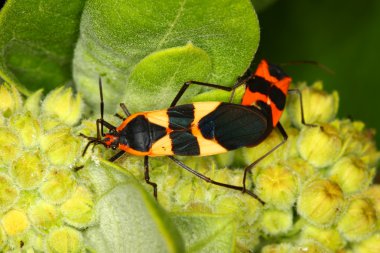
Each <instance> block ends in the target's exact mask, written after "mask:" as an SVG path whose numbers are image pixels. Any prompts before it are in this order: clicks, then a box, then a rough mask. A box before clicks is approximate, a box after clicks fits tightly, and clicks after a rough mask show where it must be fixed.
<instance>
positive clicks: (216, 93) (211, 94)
mask: <svg viewBox="0 0 380 253" xmlns="http://www.w3.org/2000/svg"><path fill="white" fill-rule="evenodd" d="M244 92H245V87H244V86H240V87H238V88H237V89H236V90H235V94H234V97H233V100H232V102H233V103H237V104H240V103H241V99H242V97H243V94H244ZM230 95H231V92H226V91H223V90H217V89H215V90H210V91H208V92H204V93H201V94H198V95H196V96H195V97H193V98H192V99H191V101H193V102H198V101H223V102H229V101H230Z"/></svg>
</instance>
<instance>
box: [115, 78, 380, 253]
mask: <svg viewBox="0 0 380 253" xmlns="http://www.w3.org/2000/svg"><path fill="white" fill-rule="evenodd" d="M299 88H300V90H301V91H302V95H303V105H304V115H305V120H306V121H307V123H312V124H316V125H317V126H315V127H310V126H304V125H302V124H301V113H300V105H299V97H297V96H295V97H294V98H292V97H291V96H289V98H290V99H289V101H288V104H287V107H286V108H285V112H284V117H283V120H282V124H283V125H284V126H285V129H286V131H287V133H288V135H289V139H288V141H287V142H286V143H285V144H284V145H283V146H282V147H280V148H279V149H278V150H276V151H275V152H274V153H272V154H271V155H269V156H268V157H267V158H265V159H264V160H262V161H261V162H260V163H259V164H258V165H257V166H256V167H254V168H253V169H252V173H251V174H250V177H249V179H248V185H249V189H250V190H252V191H254V192H255V193H256V194H257V195H258V196H259V198H260V199H261V200H263V201H264V202H265V203H266V204H265V205H261V204H260V203H259V202H258V201H257V200H255V199H253V198H251V197H250V196H248V195H247V194H241V192H238V191H234V190H231V189H226V188H223V187H219V186H215V185H211V184H208V183H206V182H205V181H203V180H201V179H199V178H197V177H195V176H194V175H192V174H190V173H188V172H187V171H184V170H183V169H182V168H180V167H178V166H177V165H176V164H174V163H172V162H170V161H169V160H168V159H165V158H162V159H161V160H160V159H158V158H156V159H151V168H152V170H151V180H153V181H154V182H156V183H157V184H158V194H159V195H158V200H159V203H160V204H161V205H163V206H164V207H165V208H166V209H167V210H170V211H172V212H183V211H185V212H192V213H203V214H204V213H216V214H224V215H226V217H229V216H230V215H233V216H234V220H235V222H236V250H237V251H243V252H248V251H255V252H259V251H262V252H338V251H339V252H379V250H380V241H379V240H377V239H378V237H379V235H380V227H379V224H380V221H379V220H380V216H379V215H380V186H379V185H375V184H374V183H373V179H374V176H375V170H376V166H377V162H378V160H379V158H380V153H379V152H378V151H377V149H376V145H375V142H374V140H373V131H372V130H368V129H365V127H364V124H363V123H362V122H359V121H351V120H347V119H344V120H340V119H336V113H337V110H338V94H337V93H336V92H333V93H332V94H328V93H326V92H325V91H324V90H323V87H322V84H321V83H320V82H317V83H315V84H314V85H313V86H311V87H308V86H306V85H305V84H301V85H300V86H299ZM281 138H282V137H281V135H280V134H279V133H278V132H277V131H276V130H274V131H273V132H272V134H271V135H270V136H269V137H268V138H267V139H266V140H265V141H264V142H263V143H261V144H260V145H258V146H257V147H254V148H244V149H241V150H238V151H234V152H229V153H227V154H225V155H219V156H214V157H200V158H185V159H183V161H184V163H186V164H187V165H188V166H190V167H191V168H194V169H195V170H197V171H198V172H200V173H202V174H204V175H206V176H207V177H210V178H212V179H214V180H216V181H220V182H223V183H228V184H233V185H239V186H240V185H241V184H242V177H243V169H242V168H244V166H247V165H248V164H250V163H252V162H254V161H255V160H256V159H258V158H259V157H261V156H262V155H264V154H265V153H266V152H268V151H269V150H270V149H271V148H272V147H274V146H275V145H276V144H278V143H280V142H281V140H282V139H281ZM121 164H123V165H124V167H126V168H128V169H129V170H130V171H132V172H134V174H135V175H136V176H137V177H138V178H140V179H143V178H144V176H143V170H142V169H141V168H142V164H141V162H140V161H139V159H138V158H137V159H136V158H131V157H128V159H125V160H123V161H122V162H121ZM142 182H143V180H142ZM146 188H147V190H148V191H151V188H150V187H149V186H146ZM273 242H276V243H273Z"/></svg>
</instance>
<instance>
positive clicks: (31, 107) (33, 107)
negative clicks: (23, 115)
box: [24, 89, 43, 116]
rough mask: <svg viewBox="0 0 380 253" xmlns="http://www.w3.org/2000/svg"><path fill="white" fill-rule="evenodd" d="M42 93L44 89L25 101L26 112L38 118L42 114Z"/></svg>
mask: <svg viewBox="0 0 380 253" xmlns="http://www.w3.org/2000/svg"><path fill="white" fill-rule="evenodd" d="M42 93H43V89H39V90H38V91H36V92H34V93H33V94H32V95H30V96H29V97H28V98H27V99H26V100H25V105H24V108H25V110H26V111H29V112H31V113H32V114H33V115H34V116H37V115H38V114H39V113H40V104H41V97H42Z"/></svg>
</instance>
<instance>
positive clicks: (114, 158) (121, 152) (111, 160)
mask: <svg viewBox="0 0 380 253" xmlns="http://www.w3.org/2000/svg"><path fill="white" fill-rule="evenodd" d="M124 153H125V151H124V150H121V151H119V152H117V153H116V154H115V155H113V156H112V157H111V158H109V159H108V161H110V162H114V161H116V160H117V159H119V158H120V157H121V156H122V155H124Z"/></svg>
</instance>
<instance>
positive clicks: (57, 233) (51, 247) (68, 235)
mask: <svg viewBox="0 0 380 253" xmlns="http://www.w3.org/2000/svg"><path fill="white" fill-rule="evenodd" d="M46 239H47V240H46V247H47V251H48V252H53V253H67V252H70V253H77V252H78V253H79V252H82V249H83V238H82V235H81V234H80V233H79V232H78V231H76V230H74V229H72V228H70V227H61V228H58V229H56V230H53V231H51V232H50V233H49V235H48V237H47V238H46Z"/></svg>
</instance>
